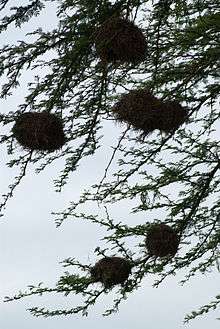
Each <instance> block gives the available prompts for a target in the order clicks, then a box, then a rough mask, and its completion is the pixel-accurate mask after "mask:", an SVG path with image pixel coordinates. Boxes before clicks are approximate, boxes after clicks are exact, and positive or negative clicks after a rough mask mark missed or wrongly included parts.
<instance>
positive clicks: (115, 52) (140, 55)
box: [94, 16, 147, 63]
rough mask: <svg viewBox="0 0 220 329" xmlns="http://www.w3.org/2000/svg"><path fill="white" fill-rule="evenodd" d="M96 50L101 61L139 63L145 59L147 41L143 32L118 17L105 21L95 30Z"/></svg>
mask: <svg viewBox="0 0 220 329" xmlns="http://www.w3.org/2000/svg"><path fill="white" fill-rule="evenodd" d="M94 42H95V47H96V51H97V53H98V55H99V57H100V59H101V60H102V61H103V62H110V63H111V62H116V61H120V62H122V63H139V62H141V61H143V60H144V59H145V56H146V50H147V42H146V39H145V37H144V34H143V32H142V31H141V30H140V29H139V28H138V27H137V26H136V25H135V24H134V23H132V22H130V21H128V20H127V19H124V18H120V17H114V16H113V17H112V18H110V19H108V20H107V21H105V22H104V23H103V24H102V25H101V26H100V27H99V28H98V29H97V30H96V32H95V34H94Z"/></svg>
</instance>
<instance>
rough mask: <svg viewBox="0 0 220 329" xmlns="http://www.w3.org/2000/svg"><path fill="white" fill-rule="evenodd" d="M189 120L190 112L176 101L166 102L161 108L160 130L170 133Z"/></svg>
mask: <svg viewBox="0 0 220 329" xmlns="http://www.w3.org/2000/svg"><path fill="white" fill-rule="evenodd" d="M187 119H188V111H187V110H186V108H184V107H182V106H181V105H180V104H179V103H177V102H176V101H165V102H163V106H162V108H161V113H160V120H159V126H160V130H161V131H163V132H165V133H169V132H172V131H174V130H176V129H177V128H179V127H180V126H181V125H182V124H183V123H184V122H186V121H187Z"/></svg>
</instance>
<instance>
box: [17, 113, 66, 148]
mask: <svg viewBox="0 0 220 329" xmlns="http://www.w3.org/2000/svg"><path fill="white" fill-rule="evenodd" d="M12 132H13V134H14V136H15V138H16V139H17V141H18V142H19V143H20V144H21V145H22V146H23V147H25V148H28V149H31V150H44V151H49V152H52V151H54V150H57V149H59V148H60V147H61V146H63V144H64V143H65V136H64V132H63V124H62V120H61V119H60V118H58V117H57V116H56V115H54V114H50V113H48V112H40V113H37V112H28V113H23V114H21V115H20V116H19V117H18V118H17V120H16V122H15V124H14V127H13V128H12Z"/></svg>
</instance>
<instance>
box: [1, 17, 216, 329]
mask: <svg viewBox="0 0 220 329" xmlns="http://www.w3.org/2000/svg"><path fill="white" fill-rule="evenodd" d="M48 15H50V20H48ZM54 19H55V18H54V13H53V11H50V13H49V12H48V11H46V12H45V14H44V16H43V17H42V18H41V19H34V21H35V24H36V26H33V24H34V23H32V25H31V28H35V27H38V26H40V25H42V26H46V24H49V25H48V26H53V21H54ZM29 29H30V25H27V26H26V27H25V30H26V32H27V31H29ZM22 34H23V32H22V30H20V31H17V30H13V29H12V30H11V31H10V34H7V36H6V37H7V39H8V40H1V44H3V43H6V42H7V41H9V40H15V39H18V38H21V37H22ZM29 77H30V76H29V75H28V74H26V75H25V77H24V79H23V83H26V82H27V81H28V79H29ZM24 90H25V88H24ZM22 97H23V95H22V94H21V92H20V91H19V92H16V93H15V94H14V96H12V97H11V98H10V99H9V100H6V101H1V102H0V107H1V108H0V112H3V111H6V112H7V111H9V110H12V109H13V108H15V107H16V105H18V104H19V103H21V102H22ZM112 129H113V128H112ZM111 136H112V131H111V134H109V133H108V131H107V130H106V131H105V138H104V140H103V148H102V150H100V151H99V152H98V155H97V157H98V159H99V161H98V162H99V163H100V162H102V161H103V162H104V160H105V159H106V156H107V154H108V153H109V150H110V145H111ZM8 159H9V158H8V156H7V155H6V150H5V148H4V147H2V148H1V188H0V194H2V193H5V192H6V191H7V185H8V184H10V183H11V182H12V178H13V176H14V173H15V172H14V170H12V169H9V168H7V167H6V166H5V163H6V162H7V161H8ZM61 165H62V161H60V162H58V163H57V167H54V166H52V167H50V168H48V169H47V170H46V171H45V172H44V173H42V174H40V175H34V174H33V172H32V170H31V167H30V169H29V170H28V175H27V177H26V178H25V179H24V181H23V182H22V183H21V185H20V186H19V188H17V190H16V192H15V196H14V198H13V199H12V200H11V201H10V202H9V203H8V207H7V210H6V212H5V216H4V217H3V218H0V264H1V271H0V296H1V302H0V328H1V329H14V328H15V327H16V328H22V329H30V328H31V329H37V328H41V329H58V328H62V329H71V328H73V327H74V328H78V329H87V328H88V329H89V328H97V329H98V328H103V327H105V329H110V328H111V329H112V327H115V328H117V329H133V328H136V329H142V328H150V329H164V328H169V329H181V328H183V327H184V325H183V323H182V322H183V318H184V315H185V314H186V313H188V312H190V311H191V310H193V309H196V308H197V307H199V306H200V305H203V304H205V303H208V302H209V301H210V300H211V299H212V298H213V297H214V296H215V295H216V294H217V293H218V288H219V273H218V272H217V271H216V272H213V273H211V274H209V275H207V276H206V275H200V276H198V275H197V276H196V277H195V278H194V279H192V280H191V281H190V283H187V284H186V285H185V286H183V287H181V286H180V285H179V284H178V281H180V280H181V279H182V278H183V274H184V272H182V273H179V274H178V275H177V276H176V277H172V278H169V279H168V280H166V281H165V282H164V283H163V284H162V285H161V286H160V287H159V288H157V289H155V288H152V287H151V285H152V282H153V278H152V277H151V276H146V278H145V280H144V282H143V284H142V286H141V288H139V290H138V291H136V292H134V294H133V295H131V296H130V298H129V299H128V300H127V301H125V302H123V303H122V305H121V308H120V311H119V313H116V314H114V315H112V316H110V317H102V316H101V313H102V311H104V309H105V306H106V307H107V306H108V305H109V304H111V302H112V300H113V297H114V294H111V295H109V296H105V297H104V298H103V299H102V300H101V301H100V302H99V303H98V305H96V306H95V307H94V308H92V309H91V310H90V314H89V317H87V318H82V317H81V316H69V317H66V318H65V317H62V318H59V317H56V318H49V319H44V318H34V317H32V316H31V315H30V314H29V313H28V312H27V311H26V310H25V309H26V308H28V307H31V306H49V307H52V308H56V307H58V308H62V307H72V306H73V305H76V303H77V301H79V299H78V297H76V296H72V297H67V298H66V297H65V298H64V297H62V296H61V295H60V296H57V295H51V296H45V297H31V298H27V299H24V300H23V301H18V302H13V303H5V304H3V303H2V299H3V297H4V296H5V295H13V294H14V293H16V292H18V290H20V289H21V290H23V289H25V288H26V286H27V285H28V284H37V283H39V282H41V281H43V282H45V284H48V285H53V283H55V282H56V280H57V279H58V278H59V275H60V274H62V273H63V270H62V268H61V265H60V264H59V262H60V261H62V260H63V259H65V258H68V257H76V258H78V259H79V260H81V261H82V262H83V263H86V262H90V261H93V260H94V254H93V251H94V249H95V247H96V246H97V245H98V244H99V239H100V238H102V236H103V235H102V231H101V230H100V229H99V227H97V226H95V225H92V224H89V223H82V222H80V221H75V222H73V221H68V222H66V223H64V225H63V226H61V227H60V228H59V229H56V228H55V224H54V218H53V217H52V216H51V215H50V213H51V211H54V210H62V209H64V208H65V206H66V205H67V204H68V202H69V200H74V199H76V198H77V196H78V195H79V193H80V191H81V190H82V188H83V187H85V186H89V185H90V184H91V183H94V182H95V180H96V178H97V177H98V178H100V176H101V171H100V168H98V167H97V158H96V159H95V158H94V159H91V160H88V162H87V165H86V162H84V165H83V166H82V167H81V169H80V170H79V171H77V172H75V173H74V174H73V175H72V177H71V179H70V181H69V183H68V185H67V186H66V188H65V190H64V192H63V193H62V194H57V193H55V192H54V191H53V184H52V179H53V178H55V177H56V176H57V174H58V172H59V169H60V168H61ZM91 171H92V172H93V175H92V176H91V175H90V172H91ZM129 207H130V206H129V204H128V207H123V208H118V207H117V205H116V208H115V209H114V210H113V212H114V214H117V215H118V218H123V217H126V219H127V220H128V221H129V220H133V218H134V215H132V216H131V215H130V217H129ZM141 216H142V215H141V214H139V215H138V220H139V221H141V220H142V218H141ZM69 270H70V269H69ZM217 317H219V314H218V312H217V311H216V312H210V313H209V314H208V315H207V316H205V317H201V318H198V319H197V320H194V321H192V322H191V323H190V324H189V325H187V328H189V329H198V328H199V329H207V327H209V328H211V329H217V328H219V321H217V320H216V318H217Z"/></svg>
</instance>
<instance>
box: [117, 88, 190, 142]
mask: <svg viewBox="0 0 220 329" xmlns="http://www.w3.org/2000/svg"><path fill="white" fill-rule="evenodd" d="M112 112H113V115H114V116H115V119H116V120H117V121H119V122H124V123H127V124H128V125H131V126H132V127H133V129H135V130H141V131H142V132H143V134H144V135H148V134H149V133H151V132H153V131H154V130H155V129H159V130H160V131H161V132H165V133H169V132H172V131H174V130H175V129H177V128H178V127H179V126H180V125H181V124H183V123H184V122H186V120H187V117H188V115H187V110H186V109H185V108H183V107H182V106H181V105H180V104H179V103H177V102H175V101H165V102H163V101H162V100H160V99H158V98H157V97H155V96H154V95H153V94H152V93H151V92H150V91H149V90H148V89H137V90H131V91H130V92H129V93H127V94H124V95H122V97H121V99H120V100H119V101H118V102H117V103H116V104H115V105H114V106H113V108H112Z"/></svg>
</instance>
